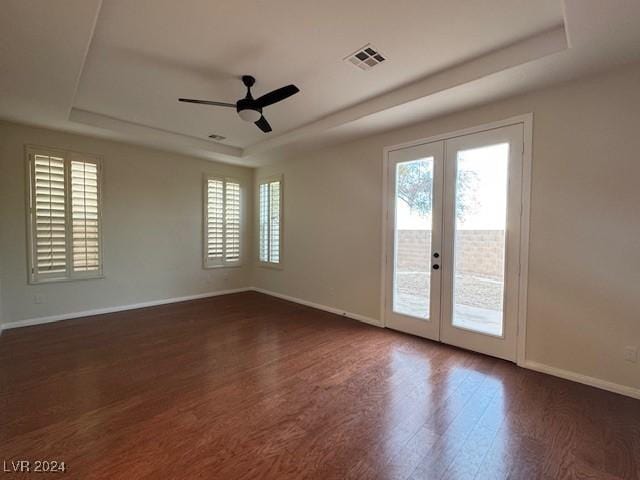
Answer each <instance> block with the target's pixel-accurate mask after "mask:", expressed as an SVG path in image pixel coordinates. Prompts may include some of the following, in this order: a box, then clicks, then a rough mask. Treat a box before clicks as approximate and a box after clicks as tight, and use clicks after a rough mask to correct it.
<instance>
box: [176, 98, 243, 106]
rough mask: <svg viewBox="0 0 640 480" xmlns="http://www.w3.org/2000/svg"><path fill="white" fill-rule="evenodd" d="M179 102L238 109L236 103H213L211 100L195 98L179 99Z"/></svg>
mask: <svg viewBox="0 0 640 480" xmlns="http://www.w3.org/2000/svg"><path fill="white" fill-rule="evenodd" d="M178 101H179V102H187V103H200V104H202V105H215V106H216V107H233V108H236V104H235V103H226V102H212V101H210V100H194V99H193V98H179V99H178Z"/></svg>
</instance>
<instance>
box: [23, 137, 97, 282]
mask: <svg viewBox="0 0 640 480" xmlns="http://www.w3.org/2000/svg"><path fill="white" fill-rule="evenodd" d="M54 152H55V153H54ZM27 159H28V173H29V182H30V183H29V184H30V202H29V206H30V208H29V222H28V225H29V242H30V250H29V264H30V280H31V282H39V281H52V280H69V279H74V278H87V277H96V276H100V275H101V274H102V261H101V258H102V256H101V251H100V249H101V244H100V239H101V232H100V228H101V227H100V178H99V176H100V166H99V163H98V161H97V160H93V159H91V158H90V156H87V155H81V154H76V153H71V152H65V151H54V150H51V151H49V150H48V149H44V148H40V147H27Z"/></svg>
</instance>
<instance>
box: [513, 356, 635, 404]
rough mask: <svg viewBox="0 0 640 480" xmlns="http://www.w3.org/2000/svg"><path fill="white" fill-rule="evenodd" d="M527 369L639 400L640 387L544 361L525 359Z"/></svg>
mask: <svg viewBox="0 0 640 480" xmlns="http://www.w3.org/2000/svg"><path fill="white" fill-rule="evenodd" d="M521 366H522V367H524V368H528V369H529V370H535V371H536V372H540V373H546V374H548V375H553V376H554V377H559V378H564V379H565V380H571V381H572V382H577V383H582V384H584V385H589V386H590V387H596V388H600V389H602V390H607V391H609V392H613V393H619V394H620V395H625V396H627V397H631V398H637V399H639V400H640V389H638V388H634V387H628V386H626V385H620V384H619V383H613V382H609V381H607V380H602V379H600V378H595V377H590V376H588V375H582V374H580V373H575V372H572V371H570V370H563V369H561V368H556V367H552V366H550V365H545V364H544V363H539V362H534V361H531V360H525V362H524V363H523V364H522V365H521Z"/></svg>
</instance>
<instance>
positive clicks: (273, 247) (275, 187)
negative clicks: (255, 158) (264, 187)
mask: <svg viewBox="0 0 640 480" xmlns="http://www.w3.org/2000/svg"><path fill="white" fill-rule="evenodd" d="M269 190H270V194H271V195H270V197H271V198H270V199H269V262H270V263H280V182H279V181H278V182H271V183H270V184H269Z"/></svg>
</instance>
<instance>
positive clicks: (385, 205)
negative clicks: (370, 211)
mask: <svg viewBox="0 0 640 480" xmlns="http://www.w3.org/2000/svg"><path fill="white" fill-rule="evenodd" d="M517 124H521V125H522V126H523V149H524V151H523V154H522V198H521V208H522V215H521V225H520V259H519V260H520V278H519V284H518V287H519V288H518V328H517V330H518V333H517V335H518V338H517V342H516V363H517V364H518V365H520V366H524V362H525V358H526V354H525V353H526V352H525V348H526V334H527V328H526V327H527V284H528V278H529V275H528V272H529V219H530V208H531V163H532V158H533V151H532V150H533V113H526V114H523V115H518V116H515V117H510V118H506V119H504V120H499V121H496V122H491V123H485V124H483V125H478V126H475V127H471V128H466V129H463V130H457V131H454V132H448V133H443V134H440V135H435V136H432V137H428V138H421V139H418V140H414V141H411V142H405V143H401V144H397V145H391V146H388V147H384V149H383V156H382V212H383V215H382V232H381V236H382V251H381V265H382V268H381V277H380V287H381V289H380V292H381V299H380V319H381V320H382V324H383V325H384V326H385V327H386V314H385V312H386V302H387V301H390V299H389V298H388V296H387V291H386V290H387V289H386V284H387V273H388V269H389V264H388V262H389V259H388V240H387V230H388V228H389V202H388V201H387V200H388V194H389V192H388V182H389V178H388V176H389V175H388V170H389V168H388V167H389V165H388V164H389V160H388V158H389V153H390V152H392V151H394V150H398V149H402V148H407V147H415V146H418V145H422V144H425V143H432V142H437V141H441V140H448V139H451V138H455V137H460V136H463V135H469V134H472V133H479V132H483V131H486V130H492V129H495V128H500V127H506V126H510V125H517Z"/></svg>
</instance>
